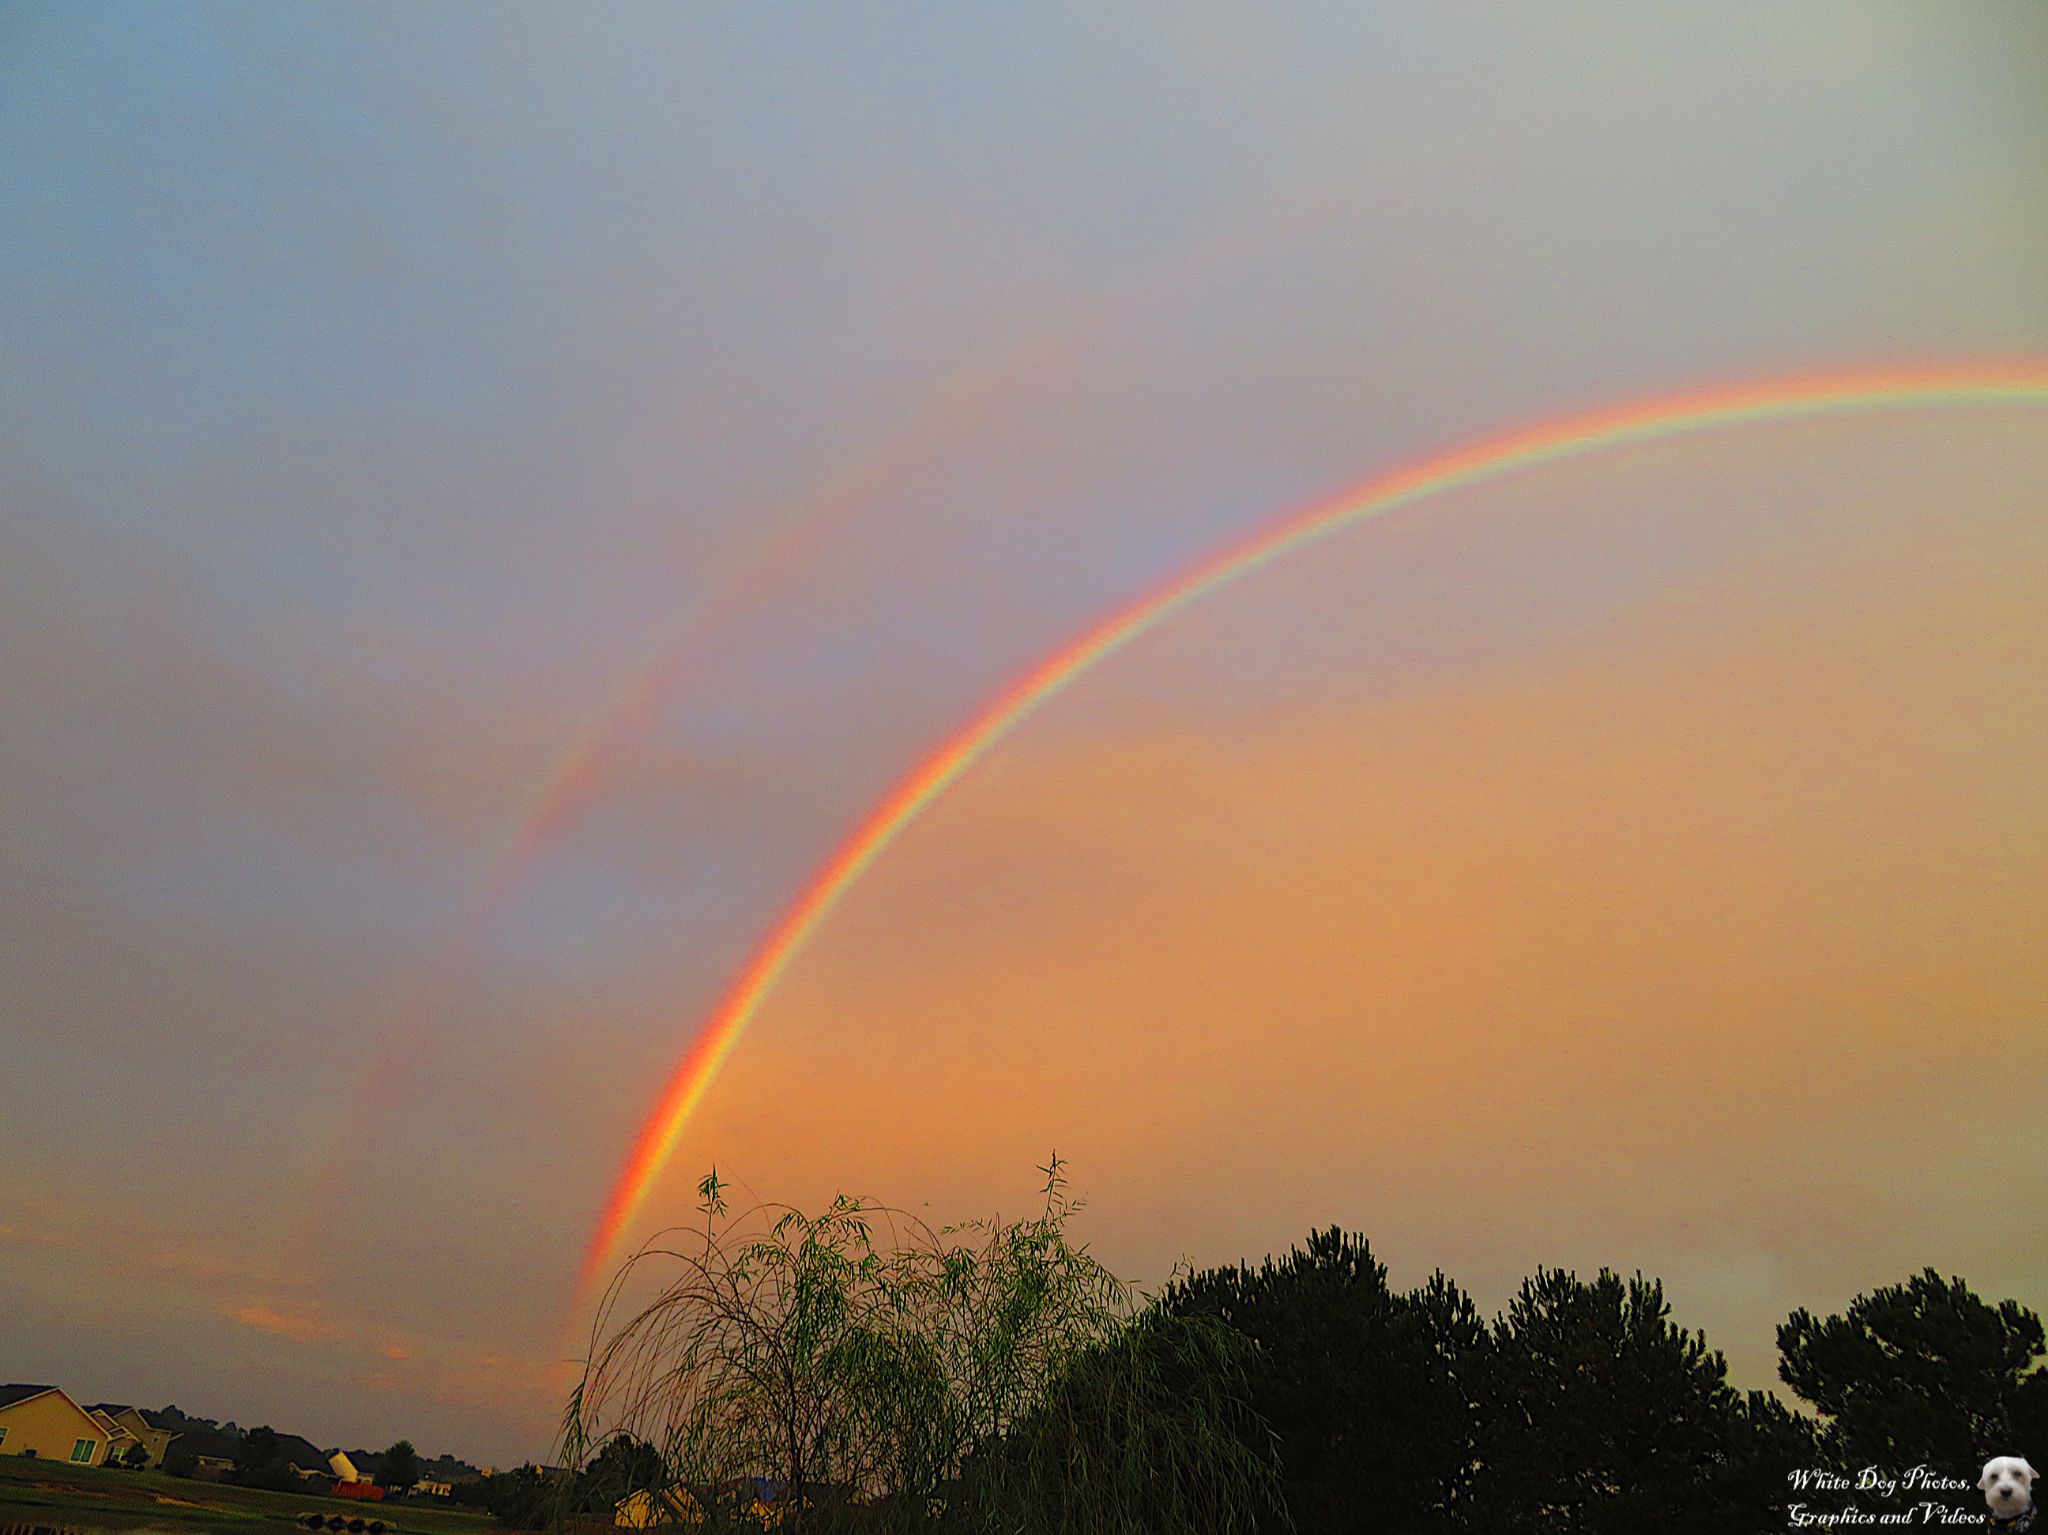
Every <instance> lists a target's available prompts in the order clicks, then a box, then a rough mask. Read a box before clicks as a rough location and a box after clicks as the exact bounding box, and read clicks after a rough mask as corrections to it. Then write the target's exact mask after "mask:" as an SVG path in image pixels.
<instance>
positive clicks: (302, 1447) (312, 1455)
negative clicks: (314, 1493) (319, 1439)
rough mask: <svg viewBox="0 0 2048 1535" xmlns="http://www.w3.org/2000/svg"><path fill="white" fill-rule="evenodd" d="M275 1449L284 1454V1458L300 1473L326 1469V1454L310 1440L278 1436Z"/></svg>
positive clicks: (292, 1435)
mask: <svg viewBox="0 0 2048 1535" xmlns="http://www.w3.org/2000/svg"><path fill="white" fill-rule="evenodd" d="M277 1447H278V1449H280V1450H282V1451H283V1452H284V1458H285V1459H286V1460H287V1461H289V1462H290V1463H291V1464H292V1465H294V1466H297V1467H298V1468H299V1469H300V1470H301V1471H321V1472H324V1471H326V1470H327V1469H328V1467H327V1452H326V1451H325V1450H323V1449H321V1448H320V1447H319V1446H318V1445H316V1444H314V1443H313V1441H312V1440H310V1439H301V1438H300V1437H299V1436H298V1435H297V1434H279V1435H278V1436H277Z"/></svg>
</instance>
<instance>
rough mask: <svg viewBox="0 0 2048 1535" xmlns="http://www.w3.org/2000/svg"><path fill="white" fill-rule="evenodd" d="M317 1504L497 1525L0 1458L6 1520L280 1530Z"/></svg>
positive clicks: (153, 1474)
mask: <svg viewBox="0 0 2048 1535" xmlns="http://www.w3.org/2000/svg"><path fill="white" fill-rule="evenodd" d="M315 1509H318V1510H319V1511H320V1512H322V1513H339V1514H342V1515H345V1516H349V1517H354V1516H357V1515H360V1516H361V1517H363V1518H365V1519H382V1520H383V1521H384V1522H385V1523H386V1524H387V1525H389V1526H391V1527H392V1528H393V1529H395V1530H398V1531H399V1532H400V1535H486V1532H489V1531H495V1530H496V1528H497V1526H496V1525H495V1524H494V1523H493V1522H492V1521H491V1518H490V1516H489V1515H487V1514H479V1513H472V1512H470V1511H468V1510H466V1509H453V1508H449V1507H448V1506H446V1505H445V1504H441V1503H438V1502H436V1503H413V1502H406V1501H403V1500H390V1501H386V1502H383V1503H361V1502H357V1501H355V1500H354V1499H350V1498H329V1497H323V1496H321V1495H320V1494H319V1493H314V1492H262V1491H259V1490H258V1489H256V1488H254V1487H231V1486H229V1485H228V1484H227V1483H225V1482H202V1481H198V1480H195V1479H187V1478H185V1477H178V1476H165V1475H164V1474H163V1473H162V1472H161V1471H109V1470H107V1469H106V1468H105V1467H102V1466H74V1465H71V1464H69V1463H68V1462H64V1463H60V1462H57V1461H53V1460H28V1459H25V1458H24V1457H22V1456H19V1455H0V1525H9V1524H49V1525H64V1524H82V1525H91V1526H93V1527H95V1528H98V1529H122V1530H134V1529H142V1528H149V1529H155V1530H165V1531H170V1532H173V1535H183V1532H192V1535H196V1532H198V1531H201V1530H219V1531H235V1532H239V1535H261V1528H262V1527H267V1529H268V1530H269V1531H275V1532H278V1535H282V1532H283V1531H284V1530H286V1529H288V1528H290V1527H291V1525H292V1521H293V1520H294V1519H296V1518H297V1517H298V1516H299V1515H300V1514H303V1513H310V1512H311V1511H313V1510H315Z"/></svg>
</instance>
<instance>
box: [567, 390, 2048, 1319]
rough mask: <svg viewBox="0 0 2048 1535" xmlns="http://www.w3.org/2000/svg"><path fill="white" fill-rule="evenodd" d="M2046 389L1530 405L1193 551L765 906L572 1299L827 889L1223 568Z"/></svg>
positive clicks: (601, 1223)
mask: <svg viewBox="0 0 2048 1535" xmlns="http://www.w3.org/2000/svg"><path fill="white" fill-rule="evenodd" d="M2014 405H2028V406H2043V405H2048V362H2021V363H2011V364H2005V365H1985V366H1967V367H1917V368H1895V369H1890V370H1883V371H1871V372H1859V373H1836V374H1829V375H1822V376H1815V377H1802V378H1792V379H1782V380H1777V381H1772V382H1765V383H1757V384H1747V385H1739V386H1735V387H1731V388H1721V389H1714V390H1707V391H1701V392H1694V393H1685V394H1677V395H1668V396H1662V397H1659V398H1656V399H1652V400H1647V401H1640V402H1636V403H1632V404H1624V405H1618V406H1611V407H1607V408H1604V409H1599V410H1593V411H1589V412H1584V413H1581V414H1576V415H1571V416H1566V417H1562V418H1559V419H1555V420H1550V421H1545V422H1543V423H1541V424H1539V425H1536V426H1532V427H1525V428H1520V429H1517V430H1514V431H1510V432H1507V433H1505V434H1502V435H1499V436H1494V437H1488V438H1485V439H1483V440H1481V441H1478V442H1475V443H1472V444H1470V445H1468V446H1465V447H1460V448H1454V449H1452V450H1451V451H1449V452H1447V453H1443V454H1440V455H1438V456H1436V457H1433V458H1429V459H1425V460H1422V461H1420V462H1418V463H1416V464H1413V465H1411V466H1409V467H1407V468H1401V469H1395V470H1392V471H1391V472H1388V473H1386V474H1382V475H1380V476H1378V477H1376V478H1374V479H1372V480H1369V481H1367V482H1366V483H1364V484H1363V485H1360V486H1357V487H1356V488H1354V489H1351V490H1347V491H1345V492H1343V493H1342V494H1340V495H1337V496H1334V497H1331V498H1329V499H1327V500H1325V501H1321V502H1318V503H1316V504H1315V505H1313V506H1310V507H1307V508H1306V509H1304V510H1301V511H1296V512H1292V513H1289V514H1286V515H1284V516H1281V517H1279V518H1276V519H1274V520H1272V521H1269V522H1267V523H1266V524H1264V525H1263V526H1261V527H1259V528H1257V529H1255V530H1253V531H1252V532H1251V533H1250V534H1248V535H1247V536H1245V537H1243V538H1240V539H1237V540H1235V541H1233V542H1232V543H1230V544H1228V545H1226V546H1225V547H1223V548H1220V549H1218V550H1216V551H1215V552H1214V553H1212V554H1209V555H1207V556H1205V557H1204V558H1202V559H1200V560H1198V561H1196V562H1195V563H1194V564H1193V565H1191V566H1189V567H1188V568H1186V569H1185V570H1183V571H1181V572H1180V573H1179V574H1178V575H1175V576H1174V577H1173V578H1172V579H1170V580H1169V581H1167V582H1166V583H1165V584H1164V585H1161V586H1158V587H1155V588H1154V589H1152V590H1151V591H1149V592H1147V593H1146V594H1145V595H1143V596H1141V597H1139V598H1138V599H1137V600H1135V601H1133V602H1131V603H1129V604H1127V605H1125V606H1124V607H1122V608H1119V609H1118V610H1117V611H1115V612H1113V613H1111V614H1110V615H1109V616H1108V617H1106V618H1104V619H1102V620H1101V621H1100V622H1098V623H1096V624H1095V625H1094V626H1092V627H1091V628H1089V629H1087V630H1086V631H1085V632H1083V633H1082V634H1081V635H1079V636H1078V637H1077V638H1075V639H1074V640H1072V641H1071V642H1069V643H1068V644H1066V645H1063V646H1062V647H1061V648H1060V649H1058V650H1056V651H1054V652H1053V653H1052V654H1051V655H1048V656H1047V657H1045V659H1043V660H1042V661H1040V662H1039V663H1038V664H1037V665H1035V666H1033V667H1032V668H1031V669H1030V670H1029V671H1027V672H1026V673H1024V675H1023V676H1021V677H1019V678H1017V679H1016V680H1015V681H1014V682H1012V683H1010V684H1009V686H1007V687H1005V688H1004V689H1003V690H1002V692H1000V693H999V694H997V695H996V696H995V697H994V698H993V699H991V700H990V701H989V702H988V703H987V704H985V705H984V706H983V707H982V708H981V709H980V710H979V711H978V712H977V713H976V714H975V715H974V716H973V717H972V718H971V719H969V720H968V721H967V722H966V723H965V724H964V725H962V726H961V727H960V728H959V729H958V730H956V731H954V732H953V734H952V735H950V736H948V737H947V738H946V739H945V740H944V741H942V742H941V743H940V744H939V745H938V746H937V747H936V748H935V749H934V750H933V751H932V752H931V753H930V754H929V755H928V756H926V757H925V759H924V760H923V761H922V762H920V763H919V764H918V765H917V766H916V767H915V768H913V769H912V770H911V771H910V772H909V773H908V774H906V775H905V776H904V777H903V778H902V779H901V780H900V781H899V782H898V783H897V784H896V785H895V787H893V788H892V789H890V791H889V792H888V793H887V794H886V795H884V796H883V798H882V799H881V801H880V802H879V803H878V804H877V805H876V806H875V807H874V809H873V810H872V811H870V812H869V814H868V816H867V817H866V819H865V820H863V821H862V822H861V823H860V824H859V825H858V826H856V827H855V828H854V829H853V831H852V833H851V834H850V835H848V836H847V838H846V839H845V840H844V841H843V842H842V843H840V845H839V847H838V849H837V850H836V851H835V852H834V853H833V854H832V856H831V857H830V858H829V859H827V860H826V862H825V863H824V865H823V866H822V867H820V868H819V869H818V871H817V872H816V873H815V874H813V875H812V876H811V878H810V880H809V881H808V883H806V884H805V886H804V887H803V889H802V890H801V891H800V892H799V893H798V895H797V897H796V899H795V900H794V901H793V902H792V903H791V904H790V906H789V907H788V908H787V909H786V910H785V911H784V912H783V913H782V915H781V916H780V917H779V918H778V919H777V921H776V923H775V925H774V926H773V927H772V928H771V929H770V930H769V931H768V933H767V935H766V936H765V937H764V938H763V939H762V941H761V943H760V945H759V947H757V948H756V949H755V950H754V952H753V954H752V955H751V956H750V957H749V958H748V960H747V962H746V964H745V966H744V968H743V969H742V970H741V971H740V972H739V975H738V977H737V978H736V979H735V980H734V981H733V983H732V986H731V988H730V989H729V990H728V991H727V992H726V993H725V996H724V998H723V999H722V1000H721V1001H720V1002H719V1004H718V1006H717V1008H716V1009H715V1010H714V1011H713V1012H712V1013H711V1015H710V1017H709V1018H707V1019H706V1020H705V1022H704V1024H703V1026H702V1027H701V1028H700V1029H699V1030H698V1031H697V1034H696V1037H695V1038H694V1039H693V1040H692V1041H691V1044H690V1047H689V1049H688V1051H687V1052H686V1053H685V1054H684V1056H683V1058H682V1060H681V1061H680V1062H679V1063H678V1064H677V1066H676V1068H675V1070H674V1071H673V1072H672V1073H670V1075H669V1078H668V1081H667V1083H666V1084H665V1085H664V1086H663V1088H662V1092H661V1097H660V1099H659V1100H658V1101H657V1102H656V1104H655V1106H654V1109H653V1112H652V1113H650V1114H649V1115H648V1117H647V1119H646V1121H645V1122H644V1123H643V1124H642V1125H641V1127H640V1130H639V1133H638V1134H637V1135H636V1136H635V1138H634V1141H633V1145H632V1149H631V1152H630V1153H629V1154H628V1156H627V1158H626V1161H625V1165H624V1166H623V1167H622V1168H621V1169H620V1172H619V1175H618V1178H617V1180H616V1182H615V1183H614V1185H613V1187H612V1191H611V1194H610V1197H609V1198H608V1199H607V1200H606V1202H605V1206H604V1211H603V1214H602V1216H601V1217H600V1219H599V1220H598V1223H597V1228H596V1230H595V1231H594V1232H593V1233H592V1235H591V1238H590V1244H589V1247H588V1249H587V1251H586V1253H585V1256H584V1261H583V1268H582V1272H581V1276H580V1279H579V1283H578V1289H577V1301H576V1304H577V1306H578V1308H579V1309H580V1308H581V1307H582V1306H583V1305H584V1304H585V1303H586V1302H587V1299H588V1297H589V1296H590V1295H591V1294H592V1293H593V1290H594V1286H595V1284H596V1281H597V1279H598V1277H599V1276H600V1275H601V1274H602V1273H603V1272H604V1270H605V1268H606V1266H607V1265H608V1264H609V1263H610V1261H611V1259H612V1256H613V1253H614V1252H615V1250H616V1249H617V1247H618V1245H619V1241H620V1238H621V1237H622V1236H623V1234H624V1233H625V1231H626V1228H627V1227H628V1226H629V1225H631V1224H632V1222H633V1220H634V1218H635V1217H636V1216H637V1215H638V1214H639V1213H640V1209H641V1207H642V1205H644V1204H645V1202H646V1200H647V1195H648V1192H649V1190H650V1189H651V1188H652V1187H653V1185H654V1183H655V1180H656V1179H657V1178H658V1176H659V1175H660V1173H661V1170H662V1167H663V1166H664V1164H666V1162H667V1161H668V1158H669V1154H670V1153H671V1152H672V1151H673V1150H674V1149H675V1144H676V1141H677V1138H678V1137H679V1136H680V1135H681V1134H682V1132H683V1127H684V1126H685V1125H687V1124H688V1123H689V1120H690V1115H691V1114H692V1113H693V1112H694V1111H695V1110H696V1107H697V1105H698V1104H699V1103H701V1102H702V1101H703V1099H704V1094H705V1092H706V1091H707V1090H708V1089H709V1088H710V1086H711V1083H712V1081H713V1079H714V1078H715V1077H716V1076H717V1075H718V1069H719V1067H720V1066H722V1065H723V1064H724V1063H725V1060H726V1058H727V1057H728V1056H729V1055H731V1054H732V1051H733V1048H734V1047H735V1046H736V1045H737V1044H738V1043H739V1040H740V1036H741V1035H742V1034H743V1033H745V1031H746V1027H747V1025H748V1024H749V1023H750V1022H752V1021H753V1018H754V1015H755V1014H756V1013H757V1012H759V1011H760V1008H761V1004H762V1003H763V1002H764V1001H765V1000H766V999H767V997H768V994H769V993H770V992H771V991H773V990H774V988H775V984H776V982H777V981H778V980H780V979H781V977H782V974H783V972H784V971H785V970H786V969H787V968H788V967H789V964H790V962H791V961H792V960H793V959H794V958H795V957H796V955H797V953H798V952H799V951H800V950H801V949H802V948H803V946H804V944H805V942H806V941H807V940H808V939H809V938H810V936H811V935H812V934H813V933H814V932H816V931H817V929H818V926H819V924H820V923H822V922H823V921H824V920H825V918H826V916H827V915H829V914H830V913H831V911H832V909H833V907H834V906H836V905H837V904H838V903H839V901H840V899H841V897H843V896H844V895H845V894H846V892H847V891H848V890H849V889H851V888H852V886H853V885H854V883H855V882H856V881H857V880H858V879H859V878H860V877H861V875H862V874H864V873H866V872H867V870H868V868H869V866H870V865H872V864H873V863H874V861H875V860H876V859H877V858H879V857H880V856H881V855H882V853H883V852H884V851H886V850H887V848H888V847H889V845H890V844H891V843H893V842H894V841H895V840H896V839H897V837H899V836H900V835H902V833H903V831H904V830H905V828H907V827H908V826H909V825H910V824H911V822H913V821H915V820H916V819H917V818H918V816H919V815H920V814H922V813H923V811H924V810H925V808H926V807H927V806H928V805H930V804H931V803H932V802H933V801H934V800H936V799H937V798H938V797H939V796H940V795H942V794H944V793H945V792H946V790H947V789H948V788H950V787H951V786H952V785H953V783H954V782H955V780H957V779H958V778H959V777H960V776H961V775H962V774H963V773H965V772H966V771H967V770H968V769H969V768H970V767H972V766H973V765H974V764H975V763H976V762H977V761H978V760H980V758H981V757H982V756H983V754H985V753H986V752H988V751H989V750H990V749H991V748H992V747H994V746H995V745H996V744H997V743H998V742H999V741H1001V740H1002V739H1003V738H1004V737H1005V736H1007V735H1008V734H1009V733H1010V732H1011V731H1012V730H1014V729H1016V727H1017V726H1018V725H1019V724H1020V723H1022V722H1023V720H1024V719H1025V718H1026V717H1027V716H1029V715H1030V714H1031V712H1032V711H1033V710H1035V709H1037V708H1038V707H1039V705H1041V704H1043V703H1044V702H1046V700H1048V699H1050V698H1052V697H1053V696H1054V695H1055V694H1057V693H1058V692H1059V691H1060V690H1061V689H1062V688H1064V687H1066V686H1067V684H1068V683H1070V682H1072V681H1073V680H1074V679H1075V678H1076V677H1078V676H1080V675H1081V674H1082V673H1083V672H1085V671H1087V670H1088V669H1089V668H1090V667H1092V666H1095V665H1096V664H1097V663H1099V662H1101V661H1103V660H1104V659H1106V658H1107V657H1109V656H1110V655H1113V654H1114V653H1115V652H1116V651H1118V650H1121V649H1122V648H1123V647H1124V646H1126V645H1128V644H1129V643H1130V642H1131V641H1133V640H1135V639H1136V638H1137V637H1138V636H1139V635H1141V634H1143V633H1145V632H1146V631H1147V630H1149V629H1151V628H1153V627H1154V626H1156V625H1158V624H1160V623H1163V622H1164V621H1165V620H1167V619H1168V618H1171V617H1172V616H1173V615H1174V614H1176V613H1178V612H1180V611H1181V610H1182V609H1183V608H1186V607H1188V606H1189V605H1191V604H1192V603H1195V602H1197V601H1199V600H1201V599H1202V598H1203V597H1206V596H1207V595H1209V594H1210V593H1211V592H1214V591H1217V590H1218V589H1220V588H1221V587H1223V586H1225V585H1227V584H1228V583H1230V582H1231V581H1233V580H1236V579H1237V578H1238V577H1240V576H1243V575H1246V574H1248V573H1250V572H1251V571H1254V570H1257V569H1259V568H1260V567H1261V566H1264V565H1268V564H1270V563H1272V562H1273V561H1275V560H1278V559H1281V558H1284V557H1285V556H1288V555H1291V554H1294V553H1295V552H1297V551H1298V550H1300V549H1303V548H1305V547H1307V546H1308V545H1309V544H1312V543H1314V542H1315V541H1316V540H1318V539H1320V538H1325V537H1328V536H1329V535H1331V534H1333V533H1337V532H1340V531H1341V530H1343V529H1345V528H1348V527H1351V526H1353V525H1355V524H1357V523H1360V522H1363V521H1365V520H1367V519H1368V518H1372V517H1377V516H1380V515H1382V514H1384V513H1387V512H1391V511H1395V510H1398V509H1399V508H1401V507H1404V506H1408V505H1411V504H1413V503H1414V502H1417V501H1420V500H1422V499H1424V498H1425V497H1429V496H1434V495H1439V494H1441V493H1443V492H1445V491H1452V490H1458V489H1461V488H1464V487H1466V486H1471V485H1477V484H1480V483H1482V482H1484V481H1488V480H1493V479H1498V478H1500V477H1501V476H1504V475H1509V474H1513V473H1515V472H1517V471H1519V470H1523V469H1531V468H1535V467H1537V466H1539V465H1542V464H1551V463H1556V462H1559V461H1560V460H1564V459H1571V458H1578V457H1581V456H1583V455H1586V454H1590V453H1596V452H1600V451H1602V450H1605V449H1608V448H1617V447H1622V446H1625V445H1628V444H1633V443H1642V442H1652V441H1656V440H1658V439H1660V438H1667V437H1678V436H1684V435H1688V434H1691V433H1696V432H1704V431H1710V430H1717V429H1720V428H1723V427H1733V426H1740V425H1743V424H1745V423H1751V422H1763V421H1782V420H1788V419H1793V418H1797V417H1803V416H1821V415H1844V414H1850V413H1857V412H1869V411H1898V410H1907V409H1913V408H1921V407H1976V406H2014Z"/></svg>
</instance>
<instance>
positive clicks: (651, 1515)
mask: <svg viewBox="0 0 2048 1535" xmlns="http://www.w3.org/2000/svg"><path fill="white" fill-rule="evenodd" d="M703 1522H704V1509H703V1506H702V1505H701V1504H699V1503H698V1502H697V1500H696V1499H695V1498H694V1497H692V1496H691V1495H690V1492H689V1490H688V1489H687V1488H684V1487H670V1488H667V1489H665V1490H664V1491H663V1492H662V1494H661V1497H660V1500H659V1501H658V1502H657V1501H656V1498H655V1495H654V1494H653V1493H651V1492H636V1493H633V1494H632V1495H630V1496H628V1497H624V1498H621V1499H619V1501H618V1502H617V1503H616V1504H615V1505H614V1506H613V1508H612V1523H613V1524H614V1525H615V1526H617V1527H618V1528H619V1529H622V1530H651V1529H654V1528H655V1527H656V1526H657V1525H659V1526H664V1527H666V1528H669V1529H685V1530H689V1529H695V1528H696V1527H697V1526H698V1525H700V1524H702V1523H703Z"/></svg>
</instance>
